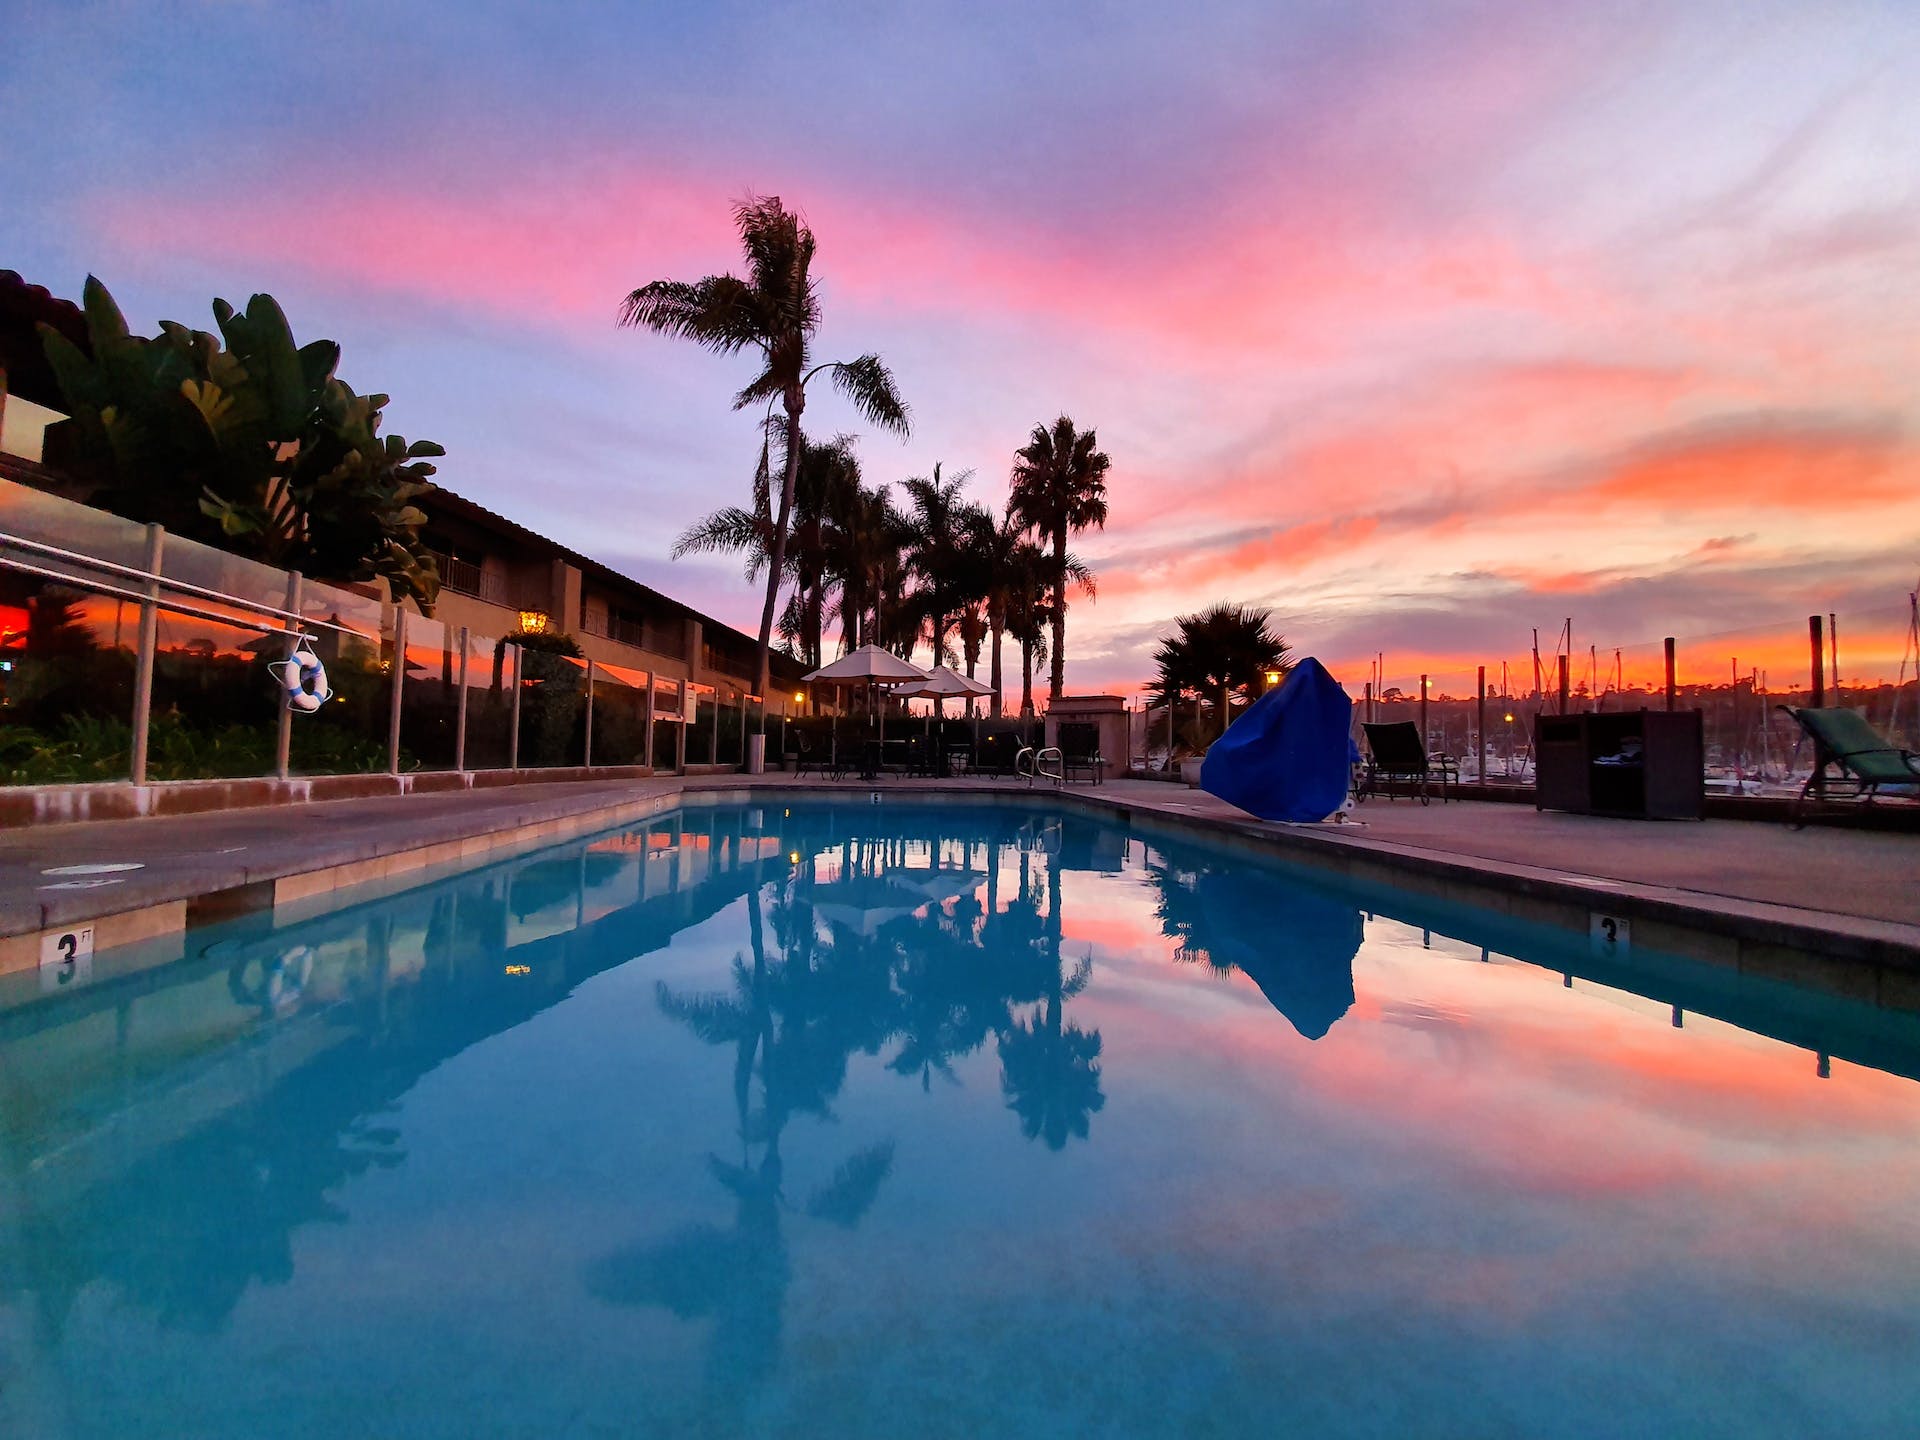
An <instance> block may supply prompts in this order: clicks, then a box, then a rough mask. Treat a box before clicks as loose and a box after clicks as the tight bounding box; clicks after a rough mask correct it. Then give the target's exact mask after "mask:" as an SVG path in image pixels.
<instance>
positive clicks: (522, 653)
mask: <svg viewBox="0 0 1920 1440" xmlns="http://www.w3.org/2000/svg"><path fill="white" fill-rule="evenodd" d="M509 648H510V649H511V650H512V651H513V716H512V718H511V719H510V720H509V721H508V722H507V723H508V730H507V769H509V770H518V769H519V768H520V692H521V691H522V690H524V689H526V676H525V675H523V674H522V673H521V669H520V667H521V666H522V665H524V664H525V663H526V658H527V652H526V647H525V646H523V645H521V644H520V643H519V642H518V641H515V642H514V644H513V645H511V646H510V647H509Z"/></svg>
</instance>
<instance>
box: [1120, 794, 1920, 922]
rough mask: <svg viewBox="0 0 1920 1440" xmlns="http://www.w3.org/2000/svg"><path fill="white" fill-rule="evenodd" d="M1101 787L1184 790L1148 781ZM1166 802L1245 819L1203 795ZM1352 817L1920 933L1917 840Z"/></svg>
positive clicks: (1550, 864)
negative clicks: (1891, 924)
mask: <svg viewBox="0 0 1920 1440" xmlns="http://www.w3.org/2000/svg"><path fill="white" fill-rule="evenodd" d="M1101 788H1102V789H1105V790H1109V791H1112V792H1115V793H1116V794H1117V793H1120V792H1122V791H1125V792H1129V793H1131V792H1135V791H1140V790H1150V791H1165V790H1169V789H1176V787H1171V786H1164V785H1158V784H1153V783H1147V782H1141V781H1125V782H1116V783H1115V784H1113V785H1110V786H1103V787H1101ZM1162 803H1163V804H1171V805H1175V806H1179V807H1183V808H1190V809H1191V810H1192V811H1193V812H1194V813H1196V814H1207V815H1217V816H1221V817H1228V816H1235V817H1240V818H1245V817H1244V815H1243V813H1242V812H1241V811H1240V810H1238V809H1236V808H1235V807H1234V806H1231V805H1228V804H1227V803H1225V802H1224V801H1221V800H1216V799H1215V798H1214V797H1213V796H1211V795H1207V794H1205V793H1203V792H1201V791H1198V790H1185V791H1180V792H1179V793H1178V798H1177V799H1174V800H1169V801H1163V802H1162ZM1354 819H1355V820H1356V821H1357V822H1363V823H1362V824H1361V825H1360V826H1359V828H1358V829H1357V830H1351V831H1349V830H1347V829H1346V828H1345V827H1342V829H1341V831H1340V832H1338V833H1340V834H1341V835H1342V838H1351V839H1362V840H1373V841H1386V842H1391V843H1393V844H1396V845H1403V846H1411V847H1415V848H1418V849H1421V850H1428V851H1432V852H1435V853H1437V854H1444V855H1450V856H1459V857H1469V858H1472V859H1478V860H1487V861H1492V862H1494V863H1496V864H1501V865H1512V866H1534V867H1539V868H1543V869H1549V870H1562V871H1571V872H1574V873H1578V874H1583V875H1592V876H1596V877H1599V878H1602V879H1608V880H1620V881H1625V882H1628V883H1630V884H1636V885H1658V886H1664V887H1667V888H1670V889H1676V890H1686V891H1692V892H1696V893H1699V894H1702V895H1715V896H1720V897H1723V898H1726V899H1731V900H1747V901H1757V902H1763V903H1766V904H1770V905H1788V906H1792V907H1794V908H1795V909H1800V910H1808V911H1813V912H1817V913H1825V914H1833V915H1841V916H1847V917H1850V918H1854V919H1863V920H1887V921H1892V922H1894V923H1897V924H1902V925H1916V926H1920V835H1907V834H1898V833H1889V832H1878V831H1866V830H1846V829H1822V828H1820V827H1818V826H1810V827H1808V828H1807V829H1805V830H1794V829H1793V828H1792V827H1791V826H1787V825H1777V824H1763V823H1756V822H1754V821H1748V820H1699V821H1687V820H1669V821H1660V820H1608V819H1602V818H1599V817H1597V816H1592V815H1562V814H1559V813H1557V812H1555V811H1541V810H1535V809H1534V808H1533V807H1532V806H1531V805H1512V804H1483V803H1478V802H1475V801H1472V800H1456V801H1454V802H1452V803H1450V804H1446V805H1442V804H1440V803H1439V802H1438V801H1435V802H1434V803H1433V804H1432V805H1430V806H1426V807H1422V806H1421V805H1420V803H1419V802H1418V801H1415V800H1391V801H1388V800H1369V801H1367V802H1366V803H1365V804H1364V805H1361V806H1359V807H1358V808H1357V809H1356V810H1355V811H1354ZM1325 828H1332V827H1325Z"/></svg>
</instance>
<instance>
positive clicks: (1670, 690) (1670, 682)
mask: <svg viewBox="0 0 1920 1440" xmlns="http://www.w3.org/2000/svg"><path fill="white" fill-rule="evenodd" d="M1662 643H1663V648H1664V649H1665V650H1666V657H1667V709H1669V710H1671V709H1673V695H1674V688H1675V687H1674V679H1675V674H1676V672H1675V669H1674V663H1673V636H1671V635H1669V636H1667V638H1666V640H1665V641H1664V642H1662Z"/></svg>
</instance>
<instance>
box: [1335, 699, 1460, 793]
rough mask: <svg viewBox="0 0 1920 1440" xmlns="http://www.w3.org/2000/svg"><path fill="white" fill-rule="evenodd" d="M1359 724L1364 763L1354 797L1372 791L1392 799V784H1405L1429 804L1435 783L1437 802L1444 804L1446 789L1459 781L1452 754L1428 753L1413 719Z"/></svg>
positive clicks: (1410, 791)
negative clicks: (1364, 737)
mask: <svg viewBox="0 0 1920 1440" xmlns="http://www.w3.org/2000/svg"><path fill="white" fill-rule="evenodd" d="M1360 728H1361V729H1362V730H1364V731H1366V734H1367V765H1366V773H1365V774H1364V775H1363V776H1362V777H1361V779H1362V783H1361V785H1360V788H1359V790H1358V791H1357V792H1356V793H1355V796H1354V798H1355V799H1356V800H1365V799H1367V798H1368V797H1369V796H1371V795H1385V796H1387V797H1388V798H1389V799H1391V798H1392V797H1393V793H1394V792H1393V787H1394V786H1395V785H1405V786H1406V787H1407V793H1408V794H1410V795H1418V796H1419V797H1420V803H1421V804H1422V805H1431V804H1432V803H1433V789H1434V787H1435V786H1436V785H1437V786H1438V788H1439V791H1440V802H1441V803H1442V804H1445V803H1446V801H1447V798H1448V792H1449V790H1450V789H1452V788H1453V787H1455V786H1457V785H1459V783H1460V768H1459V766H1458V765H1457V764H1456V763H1455V762H1454V758H1453V757H1452V756H1451V755H1438V754H1436V755H1429V754H1428V753H1427V747H1426V744H1425V742H1424V741H1422V740H1421V738H1420V727H1419V726H1418V725H1416V724H1414V723H1413V721H1411V720H1401V721H1397V722H1395V723H1393V724H1381V723H1373V724H1366V723H1363V724H1362V725H1361V726H1360Z"/></svg>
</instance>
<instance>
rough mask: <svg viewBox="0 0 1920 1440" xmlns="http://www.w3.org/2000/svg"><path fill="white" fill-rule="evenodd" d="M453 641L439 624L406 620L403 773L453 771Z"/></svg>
mask: <svg viewBox="0 0 1920 1440" xmlns="http://www.w3.org/2000/svg"><path fill="white" fill-rule="evenodd" d="M456 639H457V635H456V634H454V633H451V632H449V630H448V628H447V626H446V625H445V624H443V623H442V622H440V621H438V620H433V619H429V618H428V617H426V616H423V615H412V614H409V615H408V616H407V666H406V679H405V681H404V682H403V683H402V685H401V687H400V757H401V758H400V767H401V769H403V770H451V769H452V768H453V758H454V748H455V728H456V724H457V719H458V714H459V695H460V688H459V673H460V672H459V665H460V656H459V653H458V650H457V648H456V645H455V641H456ZM469 663H471V662H469Z"/></svg>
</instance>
